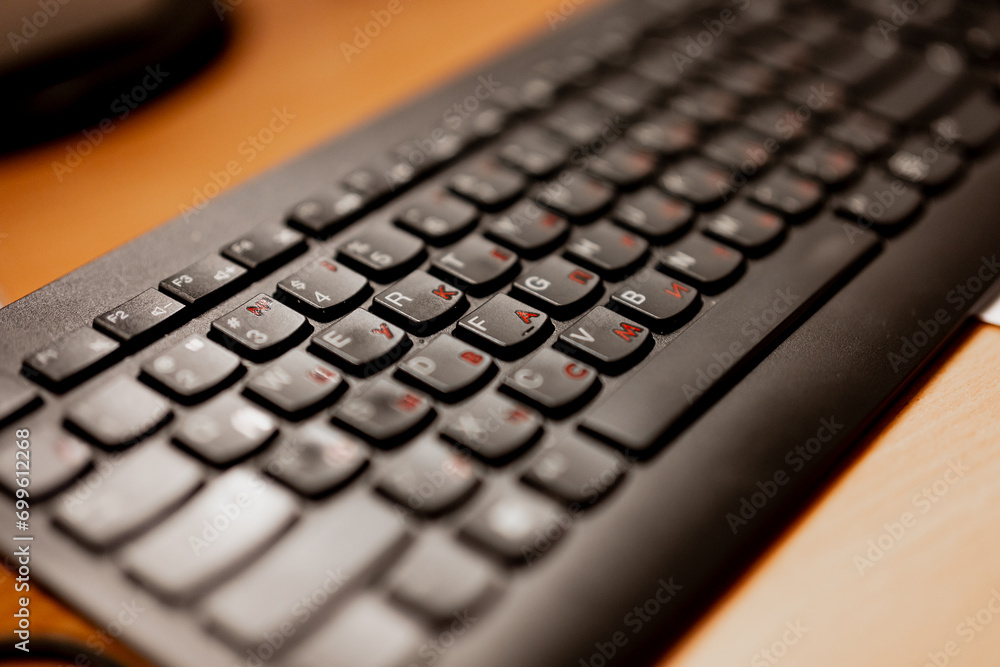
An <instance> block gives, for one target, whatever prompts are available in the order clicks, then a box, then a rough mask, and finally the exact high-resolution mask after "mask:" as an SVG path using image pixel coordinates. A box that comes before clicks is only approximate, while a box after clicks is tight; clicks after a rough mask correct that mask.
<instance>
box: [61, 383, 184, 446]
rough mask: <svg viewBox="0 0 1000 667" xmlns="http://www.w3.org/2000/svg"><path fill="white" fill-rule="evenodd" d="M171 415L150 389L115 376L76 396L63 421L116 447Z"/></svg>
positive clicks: (141, 435)
mask: <svg viewBox="0 0 1000 667" xmlns="http://www.w3.org/2000/svg"><path fill="white" fill-rule="evenodd" d="M172 415H173V411H172V410H171V409H170V406H169V405H167V402H166V401H164V400H163V399H162V398H160V396H159V395H158V394H156V393H155V392H153V390H152V389H149V388H147V387H146V386H145V385H142V384H139V383H138V382H136V381H135V380H133V379H132V378H130V377H124V376H119V377H116V378H114V379H112V380H110V381H108V382H106V383H104V384H102V385H101V386H99V387H96V388H92V389H90V390H88V391H87V393H86V394H85V395H83V396H81V397H79V398H77V399H76V400H75V401H74V402H73V403H72V404H71V405H70V407H69V410H67V412H66V421H68V422H69V423H70V424H72V425H73V426H74V427H76V428H77V429H79V430H80V431H81V432H82V433H83V434H84V435H86V436H88V437H89V438H90V439H92V440H93V441H94V442H96V443H97V444H99V445H103V446H104V447H109V448H116V449H117V448H123V447H128V446H129V445H133V444H135V443H136V442H138V441H140V440H142V439H143V438H144V437H146V436H147V435H149V434H150V433H152V432H153V431H155V430H156V429H158V428H159V427H160V426H161V425H163V423H164V422H166V421H167V420H168V419H170V417H171V416H172Z"/></svg>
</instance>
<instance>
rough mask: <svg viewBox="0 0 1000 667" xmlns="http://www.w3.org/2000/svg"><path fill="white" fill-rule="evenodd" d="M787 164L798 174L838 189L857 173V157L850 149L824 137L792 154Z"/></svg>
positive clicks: (814, 140)
mask: <svg viewBox="0 0 1000 667" xmlns="http://www.w3.org/2000/svg"><path fill="white" fill-rule="evenodd" d="M788 164H789V165H791V167H792V168H793V169H795V170H796V171H798V172H799V173H800V174H803V175H805V176H808V177H810V178H815V179H817V180H819V181H822V182H823V183H824V184H825V185H826V186H827V187H828V188H838V187H840V186H842V185H843V184H844V183H846V182H847V181H849V180H850V179H852V178H854V176H855V175H857V173H858V168H859V166H860V165H859V162H858V156H857V155H855V154H854V151H852V150H851V149H850V148H847V147H846V146H844V145H843V144H840V143H837V142H835V141H832V140H830V139H827V138H826V137H817V138H815V139H813V140H812V141H810V142H809V143H807V144H806V145H805V146H803V147H802V148H801V149H799V150H798V151H797V152H795V153H794V154H792V155H791V156H790V157H789V158H788Z"/></svg>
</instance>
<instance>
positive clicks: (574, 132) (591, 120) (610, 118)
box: [541, 99, 624, 146]
mask: <svg viewBox="0 0 1000 667" xmlns="http://www.w3.org/2000/svg"><path fill="white" fill-rule="evenodd" d="M615 115H616V114H615V113H614V112H612V111H609V110H607V109H602V108H601V107H599V106H598V105H597V104H595V103H593V102H590V101H588V100H582V99H577V100H571V101H569V102H565V103H563V104H561V105H560V106H559V107H558V108H556V109H553V110H552V111H550V112H549V113H548V114H546V115H545V116H544V117H543V118H542V121H541V122H542V125H544V126H545V128H546V129H547V130H549V131H550V132H552V133H553V134H555V135H556V136H557V137H559V138H560V140H561V141H562V142H563V143H565V144H566V145H568V146H587V145H590V144H593V143H594V142H597V141H601V140H602V139H601V136H602V134H603V133H604V132H607V131H608V130H609V129H610V130H618V129H619V128H618V124H617V123H616V122H615ZM621 129H624V128H623V127H622V128H621Z"/></svg>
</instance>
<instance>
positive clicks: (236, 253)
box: [220, 223, 306, 269]
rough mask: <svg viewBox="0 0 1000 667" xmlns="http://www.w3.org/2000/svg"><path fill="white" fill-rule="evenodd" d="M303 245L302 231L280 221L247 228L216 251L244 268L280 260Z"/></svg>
mask: <svg viewBox="0 0 1000 667" xmlns="http://www.w3.org/2000/svg"><path fill="white" fill-rule="evenodd" d="M305 249H306V239H305V237H304V236H302V234H300V233H299V232H297V231H295V230H294V229H289V228H288V227H285V226H284V225H281V224H277V223H270V224H266V225H261V226H260V227H257V228H255V229H251V230H250V231H249V232H247V233H246V234H244V235H243V236H241V237H240V238H238V239H236V240H235V241H233V242H232V243H230V244H229V245H227V246H225V247H223V248H222V250H221V251H220V252H221V253H222V254H223V256H225V257H228V258H229V259H231V260H233V261H234V262H239V263H240V264H242V265H243V266H245V267H247V268H248V269H257V268H261V269H263V268H264V267H273V266H277V265H278V264H283V263H284V262H286V261H288V260H289V259H291V258H292V257H294V256H295V255H298V254H299V253H301V252H304V251H305Z"/></svg>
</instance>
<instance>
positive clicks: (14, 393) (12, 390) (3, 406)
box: [0, 371, 42, 425]
mask: <svg viewBox="0 0 1000 667" xmlns="http://www.w3.org/2000/svg"><path fill="white" fill-rule="evenodd" d="M41 404H42V399H41V396H39V395H38V391H37V390H36V389H35V388H34V387H32V386H31V385H30V384H28V383H27V382H25V381H24V380H22V379H21V378H19V377H17V376H16V375H8V374H7V373H4V372H2V371H0V425H2V424H6V423H7V422H9V421H12V420H13V419H15V418H17V417H19V416H21V415H23V414H26V413H28V412H30V411H31V410H33V409H35V408H37V407H38V406H39V405H41Z"/></svg>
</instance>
